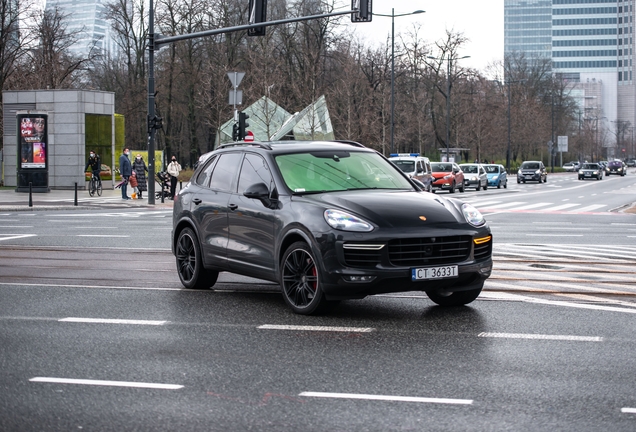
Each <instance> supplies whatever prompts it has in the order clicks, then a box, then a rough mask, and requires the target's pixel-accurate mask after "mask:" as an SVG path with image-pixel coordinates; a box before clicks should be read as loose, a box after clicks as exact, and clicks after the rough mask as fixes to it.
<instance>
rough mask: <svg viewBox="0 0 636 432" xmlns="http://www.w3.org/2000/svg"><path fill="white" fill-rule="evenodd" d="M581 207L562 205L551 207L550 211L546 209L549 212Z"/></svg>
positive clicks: (574, 204)
mask: <svg viewBox="0 0 636 432" xmlns="http://www.w3.org/2000/svg"><path fill="white" fill-rule="evenodd" d="M580 205H581V204H578V203H569V204H561V205H558V206H556V207H550V208H549V209H546V210H549V211H557V210H565V209H568V208H572V207H577V206H580Z"/></svg>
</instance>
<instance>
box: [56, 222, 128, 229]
mask: <svg viewBox="0 0 636 432" xmlns="http://www.w3.org/2000/svg"><path fill="white" fill-rule="evenodd" d="M64 222H67V221H64ZM117 228H119V227H108V226H101V227H100V226H91V225H85V226H76V227H73V229H92V230H97V229H117Z"/></svg>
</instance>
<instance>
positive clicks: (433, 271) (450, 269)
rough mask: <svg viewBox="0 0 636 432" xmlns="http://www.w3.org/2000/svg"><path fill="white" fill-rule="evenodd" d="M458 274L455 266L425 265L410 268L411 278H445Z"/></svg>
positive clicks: (415, 279) (414, 279)
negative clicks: (423, 266)
mask: <svg viewBox="0 0 636 432" xmlns="http://www.w3.org/2000/svg"><path fill="white" fill-rule="evenodd" d="M457 276H458V271H457V266H456V265H455V266H443V267H425V268H414V269H411V280H413V281H418V280H430V279H446V278H453V277H457Z"/></svg>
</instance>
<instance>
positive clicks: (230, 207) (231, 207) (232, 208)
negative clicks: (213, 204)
mask: <svg viewBox="0 0 636 432" xmlns="http://www.w3.org/2000/svg"><path fill="white" fill-rule="evenodd" d="M227 208H229V209H230V210H232V211H234V210H236V209H237V208H238V204H228V206H227Z"/></svg>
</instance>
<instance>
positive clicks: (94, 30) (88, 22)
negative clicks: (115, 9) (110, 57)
mask: <svg viewBox="0 0 636 432" xmlns="http://www.w3.org/2000/svg"><path fill="white" fill-rule="evenodd" d="M107 2H108V0H47V2H46V10H52V9H53V8H55V7H57V8H59V10H60V12H61V13H62V14H63V15H64V16H66V22H67V23H68V26H67V32H69V33H76V36H75V37H76V38H77V42H76V43H75V44H73V46H72V47H71V48H70V51H71V52H72V53H73V54H76V55H81V56H83V57H85V56H87V55H88V54H89V53H90V52H91V50H96V51H93V52H94V53H97V54H100V55H101V54H107V53H110V54H113V52H112V51H113V48H114V44H113V41H112V38H111V26H110V23H109V22H108V21H107V20H106V17H105V15H104V13H105V9H106V3H107Z"/></svg>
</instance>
